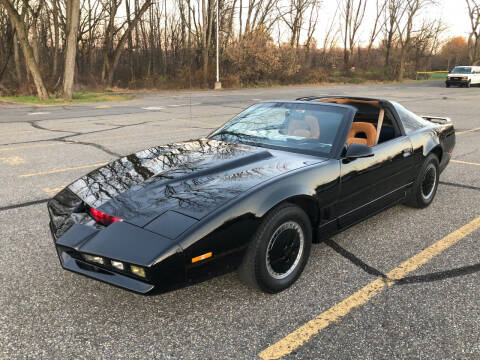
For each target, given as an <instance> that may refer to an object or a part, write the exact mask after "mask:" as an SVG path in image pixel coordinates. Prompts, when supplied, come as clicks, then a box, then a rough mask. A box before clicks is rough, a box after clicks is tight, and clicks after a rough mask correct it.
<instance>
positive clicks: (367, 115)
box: [315, 98, 400, 147]
mask: <svg viewBox="0 0 480 360" xmlns="http://www.w3.org/2000/svg"><path fill="white" fill-rule="evenodd" d="M315 101H317V102H325V103H336V104H343V105H350V106H353V107H354V108H356V109H357V112H356V114H355V118H354V119H353V123H352V127H351V128H350V131H349V132H348V137H347V145H350V144H352V143H357V144H364V145H367V146H370V147H372V146H375V145H377V144H381V143H383V142H385V141H388V140H391V139H394V138H396V137H398V136H400V133H399V131H398V130H397V129H396V127H395V126H394V123H393V121H392V117H393V116H392V114H391V113H390V111H389V110H388V109H385V108H384V107H383V106H382V105H381V103H380V102H379V101H377V100H361V99H353V98H322V99H317V100H315Z"/></svg>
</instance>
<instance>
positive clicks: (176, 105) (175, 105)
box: [168, 103, 201, 107]
mask: <svg viewBox="0 0 480 360" xmlns="http://www.w3.org/2000/svg"><path fill="white" fill-rule="evenodd" d="M200 104H201V103H192V104H173V105H168V106H169V107H180V106H194V105H200Z"/></svg>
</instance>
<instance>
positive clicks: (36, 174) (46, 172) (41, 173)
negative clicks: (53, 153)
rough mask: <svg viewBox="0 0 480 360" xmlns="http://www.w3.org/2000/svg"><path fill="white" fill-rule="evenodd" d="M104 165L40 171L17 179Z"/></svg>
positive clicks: (104, 163)
mask: <svg viewBox="0 0 480 360" xmlns="http://www.w3.org/2000/svg"><path fill="white" fill-rule="evenodd" d="M106 164H108V163H106V162H102V163H96V164H90V165H82V166H75V167H70V168H63V169H55V170H48V171H41V172H37V173H32V174H23V175H19V176H18V177H21V178H25V177H31V176H39V175H49V174H56V173H61V172H66V171H72V170H78V169H86V168H91V167H99V166H103V165H106Z"/></svg>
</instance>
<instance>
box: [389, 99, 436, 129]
mask: <svg viewBox="0 0 480 360" xmlns="http://www.w3.org/2000/svg"><path fill="white" fill-rule="evenodd" d="M392 103H393V105H394V106H395V110H397V113H398V116H399V117H400V121H401V122H402V124H403V128H404V129H405V133H406V134H407V135H408V134H410V133H411V132H413V131H415V130H418V129H421V128H424V127H426V126H431V125H432V123H430V122H429V121H427V120H425V119H423V118H421V117H420V116H418V115H415V114H414V113H412V112H411V111H409V110H407V109H405V108H404V107H403V106H402V105H400V104H398V103H394V102H392Z"/></svg>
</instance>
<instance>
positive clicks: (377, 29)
mask: <svg viewBox="0 0 480 360" xmlns="http://www.w3.org/2000/svg"><path fill="white" fill-rule="evenodd" d="M375 1H376V2H375V5H376V7H375V9H376V12H375V18H374V19H375V20H374V21H373V26H372V29H371V31H370V37H369V39H368V46H367V61H366V67H367V68H368V67H370V56H371V52H372V47H373V44H374V42H375V41H376V40H377V38H378V36H379V35H380V33H381V32H382V31H383V29H384V27H385V23H386V19H385V16H384V15H385V9H386V6H387V2H388V0H375Z"/></svg>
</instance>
